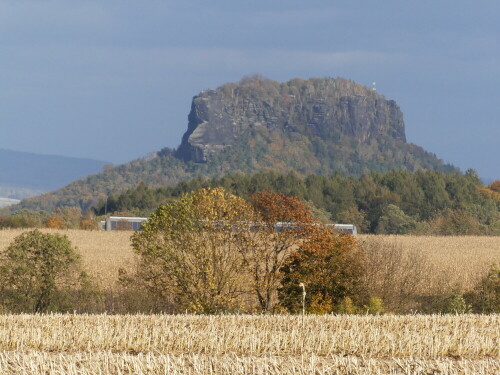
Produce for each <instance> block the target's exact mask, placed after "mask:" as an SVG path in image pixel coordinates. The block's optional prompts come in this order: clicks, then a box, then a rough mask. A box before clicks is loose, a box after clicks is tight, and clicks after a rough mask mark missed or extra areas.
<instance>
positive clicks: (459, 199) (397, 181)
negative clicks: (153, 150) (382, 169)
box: [95, 171, 500, 235]
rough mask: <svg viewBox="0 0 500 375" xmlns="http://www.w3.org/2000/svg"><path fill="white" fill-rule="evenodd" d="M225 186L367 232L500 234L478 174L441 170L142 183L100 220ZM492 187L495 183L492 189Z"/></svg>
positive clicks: (493, 204)
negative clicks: (274, 197) (267, 193)
mask: <svg viewBox="0 0 500 375" xmlns="http://www.w3.org/2000/svg"><path fill="white" fill-rule="evenodd" d="M217 186H222V187H224V188H226V189H228V190H230V191H231V192H233V193H234V194H236V195H238V196H241V197H244V198H247V197H248V196H249V195H251V194H253V193H256V192H258V191H261V190H266V189H270V190H273V191H275V192H279V193H284V194H287V195H293V196H299V197H301V198H303V199H304V200H305V201H307V202H309V205H310V207H311V209H312V210H313V213H314V214H315V216H316V218H317V220H319V221H323V222H336V223H339V222H344V223H354V224H356V225H357V227H358V229H359V230H360V231H361V232H362V233H386V234H405V233H414V234H444V235H446V234H448V235H451V234H455V235H457V234H489V235H493V234H500V200H498V199H497V198H496V195H497V194H498V193H497V192H496V191H495V190H492V189H489V188H487V187H483V186H482V184H481V183H480V181H479V179H478V178H477V175H475V172H474V171H468V172H467V173H466V174H465V175H462V174H459V173H452V174H447V173H443V172H435V171H417V172H409V171H390V172H387V173H370V174H366V175H363V176H361V177H343V176H341V175H340V174H335V175H333V176H330V177H325V176H316V175H310V176H308V177H305V178H303V177H300V176H298V175H297V174H294V173H291V174H286V175H282V174H279V173H275V172H269V173H258V174H255V175H251V176H249V175H244V174H241V173H238V174H230V175H227V176H224V177H222V178H214V179H203V178H196V179H193V180H190V181H186V182H181V183H179V184H177V185H174V186H166V187H160V188H153V187H148V186H147V185H146V184H144V183H141V184H139V185H138V186H137V187H135V188H133V189H129V190H127V191H125V192H123V193H120V194H111V195H110V196H109V197H108V200H107V204H106V207H105V202H104V201H101V202H100V203H98V204H97V205H96V206H95V211H96V213H97V214H100V215H102V214H104V210H105V209H106V210H107V212H108V213H113V212H114V213H119V214H123V215H144V216H147V215H149V213H150V212H151V211H152V210H154V209H156V207H157V206H159V205H160V204H161V203H162V202H165V201H168V200H172V199H175V198H177V197H179V196H180V195H181V194H183V193H186V192H189V191H193V190H196V189H199V188H202V187H217ZM492 186H493V188H494V185H493V184H492Z"/></svg>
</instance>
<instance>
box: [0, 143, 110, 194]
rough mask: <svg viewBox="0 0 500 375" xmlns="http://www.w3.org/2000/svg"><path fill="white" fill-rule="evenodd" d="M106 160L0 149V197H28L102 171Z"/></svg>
mask: <svg viewBox="0 0 500 375" xmlns="http://www.w3.org/2000/svg"><path fill="white" fill-rule="evenodd" d="M105 164H106V162H104V161H98V160H92V159H84V158H72V157H65V156H57V155H42V154H35V153H30V152H21V151H12V150H5V149H0V196H2V197H5V198H14V199H18V198H25V197H26V196H27V195H30V194H40V193H42V192H45V191H50V190H54V189H58V188H61V187H63V186H65V185H67V184H69V183H70V182H72V181H74V180H76V179H78V178H82V177H85V176H87V175H89V174H93V173H98V172H101V171H102V168H103V166H104V165H105Z"/></svg>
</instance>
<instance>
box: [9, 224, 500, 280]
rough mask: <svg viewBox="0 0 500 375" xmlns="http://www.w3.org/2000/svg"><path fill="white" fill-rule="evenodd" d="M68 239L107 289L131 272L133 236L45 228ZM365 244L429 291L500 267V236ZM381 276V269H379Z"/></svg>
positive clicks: (377, 239) (384, 238) (380, 239)
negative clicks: (396, 255) (414, 271)
mask: <svg viewBox="0 0 500 375" xmlns="http://www.w3.org/2000/svg"><path fill="white" fill-rule="evenodd" d="M41 230H42V231H44V232H49V233H58V234H63V235H66V236H68V238H69V239H70V240H71V242H72V243H73V245H74V246H76V247H77V250H78V252H79V253H80V254H81V255H82V257H83V261H84V264H85V268H86V270H87V271H88V272H89V273H90V274H91V275H93V276H95V277H96V278H97V279H98V280H99V283H100V284H101V285H102V286H103V287H113V286H114V284H115V282H116V279H117V277H118V269H119V268H124V269H131V268H133V267H134V264H135V261H136V260H135V255H134V253H133V251H132V248H131V246H130V236H131V234H132V233H133V232H129V231H115V232H105V231H84V230H55V229H41ZM24 231H26V230H23V229H4V230H0V251H2V250H4V249H5V248H6V247H7V246H8V245H9V243H10V242H12V240H13V239H14V238H15V237H16V236H18V235H20V234H21V233H23V232H24ZM358 238H359V241H360V242H361V243H369V244H374V243H375V244H378V245H379V246H378V247H377V251H379V252H381V253H382V254H379V255H380V256H382V257H384V256H385V254H384V252H390V250H391V248H392V250H394V249H395V251H398V252H404V253H405V254H406V255H407V256H408V257H409V259H408V262H409V263H410V264H411V263H412V262H413V266H416V265H417V264H415V263H418V262H420V263H421V265H422V267H424V268H425V269H423V270H421V271H422V273H423V274H424V276H423V277H425V284H426V287H427V288H431V287H432V288H438V287H443V285H446V286H454V287H457V288H459V289H468V288H470V287H471V286H472V285H475V284H476V283H477V281H478V280H479V279H480V278H481V277H482V276H484V274H485V273H486V272H487V270H488V269H489V267H490V266H491V265H492V264H493V263H497V264H498V263H500V237H485V236H441V237H439V236H392V235H376V236H375V235H360V236H358ZM375 271H377V270H375Z"/></svg>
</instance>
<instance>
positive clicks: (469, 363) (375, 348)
mask: <svg viewBox="0 0 500 375" xmlns="http://www.w3.org/2000/svg"><path fill="white" fill-rule="evenodd" d="M499 327H500V316H498V315H490V316H480V315H459V316H452V315H426V316H423V315H408V316H346V315H344V316H334V315H327V316H306V317H304V318H302V317H300V316H249V315H226V316H193V315H177V316H168V315H135V316H132V315H122V316H111V315H38V316H34V315H17V316H12V315H6V316H1V317H0V351H1V352H0V372H1V373H3V374H26V373H43V374H61V373H64V374H68V375H72V374H353V375H354V374H498V373H500V360H499V355H500V353H499V348H500V329H499Z"/></svg>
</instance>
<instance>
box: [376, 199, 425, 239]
mask: <svg viewBox="0 0 500 375" xmlns="http://www.w3.org/2000/svg"><path fill="white" fill-rule="evenodd" d="M415 226H416V222H415V220H413V219H412V218H411V217H410V216H408V215H406V214H405V213H404V212H403V210H401V209H400V208H399V207H398V206H396V205H394V204H389V205H387V206H386V207H385V208H384V209H383V210H382V216H381V217H380V219H379V221H378V226H377V229H376V233H383V234H406V233H408V232H409V231H410V230H412V229H414V228H415Z"/></svg>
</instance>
